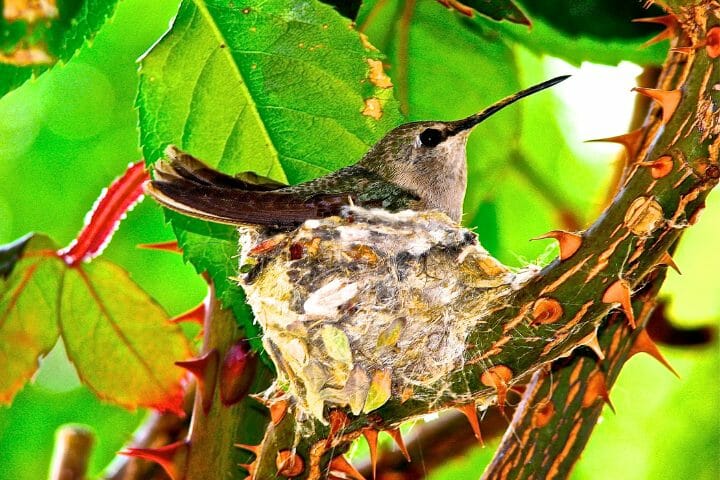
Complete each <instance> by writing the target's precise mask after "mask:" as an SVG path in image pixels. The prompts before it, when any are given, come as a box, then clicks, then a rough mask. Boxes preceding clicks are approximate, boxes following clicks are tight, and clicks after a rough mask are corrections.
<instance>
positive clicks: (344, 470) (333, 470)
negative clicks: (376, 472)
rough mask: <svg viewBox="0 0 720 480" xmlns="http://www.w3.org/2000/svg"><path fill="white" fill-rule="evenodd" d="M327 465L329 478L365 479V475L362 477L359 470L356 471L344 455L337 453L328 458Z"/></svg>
mask: <svg viewBox="0 0 720 480" xmlns="http://www.w3.org/2000/svg"><path fill="white" fill-rule="evenodd" d="M328 467H329V468H328V470H329V472H328V473H329V475H330V478H332V477H335V478H340V479H347V478H350V479H352V480H365V477H363V476H362V475H361V474H360V472H358V471H357V470H356V469H355V467H353V466H352V464H351V463H350V462H348V461H347V459H346V458H345V456H344V455H338V456H337V457H335V458H333V459H332V460H330V465H329V466H328Z"/></svg>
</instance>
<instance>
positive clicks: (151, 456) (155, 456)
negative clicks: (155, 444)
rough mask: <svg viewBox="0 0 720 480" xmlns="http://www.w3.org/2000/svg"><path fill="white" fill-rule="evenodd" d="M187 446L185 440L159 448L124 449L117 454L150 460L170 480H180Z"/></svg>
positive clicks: (183, 469) (185, 459)
mask: <svg viewBox="0 0 720 480" xmlns="http://www.w3.org/2000/svg"><path fill="white" fill-rule="evenodd" d="M188 449H189V444H188V443H187V441H185V440H180V441H179V442H175V443H171V444H170V445H165V446H164V447H159V448H126V449H125V450H121V451H120V452H118V453H119V454H120V455H125V456H128V457H133V458H142V459H143V460H150V461H151V462H155V463H157V464H158V465H160V466H161V467H162V468H163V470H165V472H166V473H167V474H168V476H169V477H170V478H171V479H172V480H180V479H181V478H182V472H184V471H185V462H186V461H187V453H188Z"/></svg>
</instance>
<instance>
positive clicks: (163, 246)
mask: <svg viewBox="0 0 720 480" xmlns="http://www.w3.org/2000/svg"><path fill="white" fill-rule="evenodd" d="M137 248H142V249H144V250H160V251H162V252H170V253H182V249H181V248H180V245H179V244H178V242H177V240H168V241H167V242H157V243H141V244H139V245H138V246H137Z"/></svg>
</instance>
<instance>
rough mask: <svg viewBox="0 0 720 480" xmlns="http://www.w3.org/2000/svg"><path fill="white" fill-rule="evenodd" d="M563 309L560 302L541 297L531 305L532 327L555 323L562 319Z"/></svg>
mask: <svg viewBox="0 0 720 480" xmlns="http://www.w3.org/2000/svg"><path fill="white" fill-rule="evenodd" d="M562 314H563V308H562V305H560V302H558V301H557V300H555V299H554V298H550V297H542V298H538V299H537V300H535V303H534V304H533V311H532V316H533V321H532V324H533V325H542V324H546V323H553V322H556V321H557V320H558V319H559V318H560V317H562Z"/></svg>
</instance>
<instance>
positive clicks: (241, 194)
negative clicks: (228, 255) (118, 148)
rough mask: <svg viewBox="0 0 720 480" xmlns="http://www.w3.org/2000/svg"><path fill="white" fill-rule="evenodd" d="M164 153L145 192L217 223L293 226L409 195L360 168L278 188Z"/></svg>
mask: <svg viewBox="0 0 720 480" xmlns="http://www.w3.org/2000/svg"><path fill="white" fill-rule="evenodd" d="M167 153H168V161H160V162H158V163H157V164H156V165H155V175H154V176H155V179H154V180H152V181H150V182H148V183H146V184H145V190H146V192H147V193H148V194H150V195H152V196H153V197H154V198H155V200H157V201H158V202H159V203H161V204H162V205H164V206H166V207H168V208H170V209H172V210H175V211H178V212H180V213H183V214H185V215H189V216H192V217H197V218H202V219H204V220H209V221H212V222H217V223H226V224H230V225H247V224H250V225H263V226H268V227H277V228H287V227H295V226H297V225H300V224H301V223H302V222H304V221H305V220H308V219H311V218H324V217H328V216H332V215H338V214H339V213H340V212H341V210H342V208H343V207H345V206H347V205H350V204H353V203H355V204H358V203H359V204H361V205H365V206H377V207H386V208H387V207H390V208H392V207H394V206H395V205H400V204H401V203H402V202H400V203H399V202H398V199H401V200H402V199H403V198H405V197H408V198H410V197H412V198H415V197H414V196H412V195H410V194H409V193H407V192H405V191H404V190H402V189H400V188H399V187H395V186H394V185H391V184H388V183H386V182H382V181H381V180H380V179H379V178H377V177H376V176H374V175H372V174H370V172H367V171H366V170H365V169H363V168H361V167H347V168H346V169H343V170H341V171H338V172H335V173H333V174H330V175H328V176H325V177H321V178H319V179H317V180H314V181H312V182H307V183H304V184H300V185H296V186H292V187H282V188H278V185H277V184H275V183H268V182H257V183H254V182H251V181H248V179H247V177H245V178H237V177H232V176H230V175H225V174H223V173H220V172H217V171H216V170H214V169H212V168H211V167H208V166H207V165H205V164H204V163H202V162H201V161H200V160H197V159H196V158H194V157H192V156H190V155H188V154H185V153H183V152H180V151H179V150H177V149H174V148H171V149H170V150H169V151H168V152H167ZM404 208H409V207H408V206H405V207H404ZM393 209H394V208H393Z"/></svg>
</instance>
